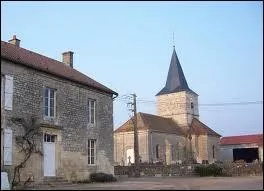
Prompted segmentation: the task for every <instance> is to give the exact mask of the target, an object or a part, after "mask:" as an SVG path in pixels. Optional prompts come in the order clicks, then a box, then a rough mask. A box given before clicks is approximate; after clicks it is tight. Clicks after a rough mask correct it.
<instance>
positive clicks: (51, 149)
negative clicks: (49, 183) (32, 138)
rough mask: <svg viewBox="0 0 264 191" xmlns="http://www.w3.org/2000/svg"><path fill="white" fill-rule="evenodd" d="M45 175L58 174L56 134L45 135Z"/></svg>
mask: <svg viewBox="0 0 264 191" xmlns="http://www.w3.org/2000/svg"><path fill="white" fill-rule="evenodd" d="M43 150H44V176H56V173H55V135H48V134H45V135H44V144H43Z"/></svg>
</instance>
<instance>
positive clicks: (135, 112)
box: [129, 94, 140, 177]
mask: <svg viewBox="0 0 264 191" xmlns="http://www.w3.org/2000/svg"><path fill="white" fill-rule="evenodd" d="M132 96H133V103H131V102H130V103H129V104H131V105H133V106H134V108H133V109H132V111H133V112H134V120H133V125H134V156H135V177H139V176H140V172H139V150H138V131H137V104H136V103H137V100H136V97H137V96H136V94H132Z"/></svg>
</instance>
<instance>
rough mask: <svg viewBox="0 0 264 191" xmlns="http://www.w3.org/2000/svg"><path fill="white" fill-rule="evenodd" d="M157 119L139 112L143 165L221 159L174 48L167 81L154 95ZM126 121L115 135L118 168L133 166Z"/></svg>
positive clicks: (215, 136)
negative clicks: (119, 166)
mask: <svg viewBox="0 0 264 191" xmlns="http://www.w3.org/2000/svg"><path fill="white" fill-rule="evenodd" d="M156 109H157V115H152V114H147V113H142V112H138V113H137V117H136V118H137V129H138V145H139V158H140V161H141V162H142V163H157V162H158V163H162V164H167V165H170V164H182V163H190V162H193V163H209V164H210V163H214V162H215V161H217V160H219V158H220V156H219V155H220V146H219V143H220V137H221V135H219V134H218V133H216V132H215V131H214V130H212V129H211V128H209V127H208V126H207V125H205V124H204V123H203V122H201V121H200V120H199V105H198V94H197V93H195V92H194V91H193V90H191V89H190V88H189V86H188V83H187V81H186V78H185V76H184V73H183V70H182V67H181V65H180V62H179V59H178V56H177V54H176V51H175V47H173V53H172V57H171V62H170V67H169V71H168V76H167V81H166V85H165V87H163V88H162V89H161V90H160V91H159V92H158V93H157V94H156ZM133 118H134V117H132V118H131V119H129V120H128V121H126V122H125V123H124V124H123V125H121V126H120V127H119V128H117V129H116V130H115V131H114V160H115V164H117V165H129V164H130V163H134V161H135V158H134V126H133V120H134V119H133Z"/></svg>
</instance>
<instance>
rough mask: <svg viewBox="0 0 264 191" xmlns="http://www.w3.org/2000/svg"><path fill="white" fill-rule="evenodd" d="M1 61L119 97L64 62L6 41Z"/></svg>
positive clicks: (2, 46)
mask: <svg viewBox="0 0 264 191" xmlns="http://www.w3.org/2000/svg"><path fill="white" fill-rule="evenodd" d="M1 59H6V60H9V61H12V62H15V63H18V64H22V65H24V66H27V67H31V68H34V69H36V70H39V71H43V72H47V73H49V74H53V75H56V76H58V77H60V78H64V79H67V80H70V81H74V82H77V83H80V84H83V85H85V86H88V87H90V88H94V89H97V90H100V91H103V92H106V93H110V94H115V95H118V93H116V92H114V91H113V90H111V89H109V88H107V87H106V86H104V85H102V84H100V83H98V82H96V81H95V80H93V79H91V78H89V77H88V76H86V75H84V74H82V73H81V72H79V71H77V70H75V69H73V68H71V67H69V66H66V65H65V64H64V63H62V62H59V61H57V60H54V59H51V58H48V57H46V56H43V55H41V54H38V53H35V52H32V51H29V50H27V49H24V48H21V47H18V46H15V45H13V44H10V43H7V42H4V41H1Z"/></svg>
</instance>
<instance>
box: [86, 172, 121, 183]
mask: <svg viewBox="0 0 264 191" xmlns="http://www.w3.org/2000/svg"><path fill="white" fill-rule="evenodd" d="M90 180H91V182H115V181H116V178H115V177H114V176H113V175H112V174H107V173H103V172H95V173H91V174H90Z"/></svg>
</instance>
